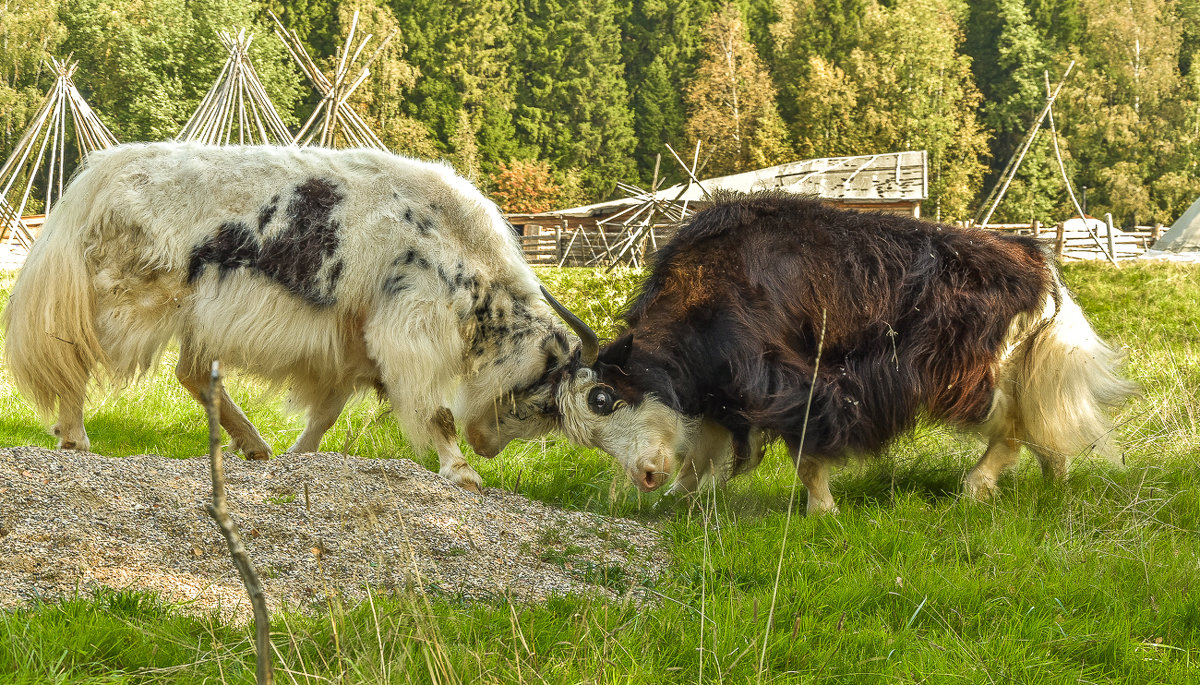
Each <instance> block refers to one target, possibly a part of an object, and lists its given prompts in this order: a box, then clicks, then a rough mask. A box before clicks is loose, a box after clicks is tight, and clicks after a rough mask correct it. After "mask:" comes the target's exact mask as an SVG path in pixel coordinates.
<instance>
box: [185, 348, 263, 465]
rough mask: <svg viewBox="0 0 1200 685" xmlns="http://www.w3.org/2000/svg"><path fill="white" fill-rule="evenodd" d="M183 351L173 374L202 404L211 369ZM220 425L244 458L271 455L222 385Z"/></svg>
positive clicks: (260, 437)
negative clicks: (205, 367) (203, 366)
mask: <svg viewBox="0 0 1200 685" xmlns="http://www.w3.org/2000/svg"><path fill="white" fill-rule="evenodd" d="M184 352H185V351H181V352H180V355H179V364H177V365H176V366H175V377H176V378H178V379H179V384H180V385H182V386H183V387H184V389H185V390H187V391H188V392H189V393H191V395H192V397H194V398H195V399H196V401H197V402H199V403H200V404H201V406H203V405H204V393H205V392H207V391H208V384H209V373H210V372H209V371H208V370H207V369H203V368H199V367H200V364H199V363H198V362H196V361H195V359H194V358H192V357H190V356H188V355H186V354H185V353H184ZM221 427H222V428H224V429H225V432H226V433H229V438H230V440H231V441H232V444H231V445H230V449H232V450H236V451H240V452H241V453H242V455H243V456H245V457H246V458H247V459H253V460H263V459H270V458H271V448H270V447H269V446H268V445H267V443H266V442H265V441H264V440H263V439H262V436H261V435H259V434H258V430H257V429H256V428H255V427H254V424H252V423H250V419H248V418H246V414H245V413H243V412H242V408H241V407H239V406H238V405H237V403H236V402H234V401H233V398H231V397H230V396H229V393H228V392H227V391H226V390H225V388H224V387H222V388H221Z"/></svg>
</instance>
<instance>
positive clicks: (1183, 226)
mask: <svg viewBox="0 0 1200 685" xmlns="http://www.w3.org/2000/svg"><path fill="white" fill-rule="evenodd" d="M1145 256H1146V258H1147V259H1172V260H1176V261H1189V262H1200V198H1196V201H1195V202H1193V203H1192V206H1191V207H1188V209H1187V211H1186V212H1184V213H1183V215H1182V216H1180V217H1179V218H1178V219H1176V220H1175V223H1173V224H1171V228H1169V229H1167V232H1166V233H1163V234H1162V237H1161V238H1159V239H1158V242H1156V243H1154V249H1153V250H1150V251H1149V252H1147V253H1146V255H1145Z"/></svg>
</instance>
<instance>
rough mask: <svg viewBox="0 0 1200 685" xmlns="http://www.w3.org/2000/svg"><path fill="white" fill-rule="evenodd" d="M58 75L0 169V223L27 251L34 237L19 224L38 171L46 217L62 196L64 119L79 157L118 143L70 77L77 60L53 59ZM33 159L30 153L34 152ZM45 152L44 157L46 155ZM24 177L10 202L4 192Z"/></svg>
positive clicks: (64, 149)
mask: <svg viewBox="0 0 1200 685" xmlns="http://www.w3.org/2000/svg"><path fill="white" fill-rule="evenodd" d="M48 65H49V66H50V68H51V69H53V70H54V72H55V73H56V74H58V77H57V78H56V79H55V81H54V86H53V87H52V88H51V89H50V91H49V92H48V93H47V94H46V100H45V101H44V102H43V103H42V108H41V109H40V110H38V113H37V114H36V115H34V117H33V121H32V123H30V125H29V128H28V129H27V130H26V131H25V135H23V136H22V137H21V140H20V142H18V143H17V147H16V149H15V150H13V153H12V155H10V156H9V158H8V160H7V161H5V162H4V166H3V167H0V225H4V226H7V227H9V228H10V229H11V234H10V240H13V239H15V240H17V241H19V242H20V243H21V244H22V245H23V246H24V247H25V248H26V249H28V248H29V247H30V246H32V245H33V234H32V233H31V232H30V230H29V227H28V226H26V224H25V222H24V221H22V219H21V217H22V216H24V214H25V208H26V207H27V206H28V204H29V196H30V194H31V193H32V192H33V186H34V181H35V178H36V176H37V173H38V171H39V170H45V173H46V178H45V182H46V196H45V200H46V203H45V212H46V213H47V214H49V213H50V208H51V207H52V206H53V204H54V201H55V200H56V199H58V198H59V197H61V196H62V192H63V181H64V177H65V175H66V168H65V166H66V161H67V150H66V148H67V120H68V118H69V119H70V121H71V126H72V128H73V129H74V131H75V142H76V146H77V148H78V152H79V155H78V157H79V159H83V158H84V157H86V156H87V155H88V154H90V153H92V152H95V151H96V150H102V149H104V148H107V147H112V146H113V145H116V144H117V139H116V137H115V136H113V134H112V132H111V131H109V130H108V127H107V126H105V125H104V122H102V121H100V118H99V117H97V116H96V113H95V112H93V111H92V108H91V107H89V106H88V104H87V102H86V101H84V99H83V96H82V95H80V94H79V89H78V88H76V87H75V82H74V80H73V79H72V77H73V76H74V74H75V68H76V67H77V66H79V64H78V62H71V61H70V59H69V58H68V59H66V60H59V59H55V58H53V57H51V58H50V61H49V63H48ZM35 148H36V149H37V155H36V156H34V155H33V151H34V149H35ZM47 151H48V152H49V155H47V154H46V153H47ZM22 176H24V178H25V184H24V187H23V188H21V192H20V193H19V195H20V199H19V200H18V201H16V202H15V203H14V202H10V201H9V199H8V197H9V192H10V191H11V190H13V188H14V187H15V186H17V181H18V180H19V179H20V178H22Z"/></svg>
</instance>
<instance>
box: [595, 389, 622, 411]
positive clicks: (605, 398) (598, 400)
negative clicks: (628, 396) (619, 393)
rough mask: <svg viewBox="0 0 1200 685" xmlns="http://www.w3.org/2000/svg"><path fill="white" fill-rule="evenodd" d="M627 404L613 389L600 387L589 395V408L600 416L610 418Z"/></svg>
mask: <svg viewBox="0 0 1200 685" xmlns="http://www.w3.org/2000/svg"><path fill="white" fill-rule="evenodd" d="M623 404H625V403H624V402H622V401H621V400H618V399H617V398H616V396H615V395H614V394H613V391H612V388H609V387H606V386H603V385H598V386H596V387H594V388H592V390H591V392H589V393H588V408H589V409H591V410H592V412H594V413H596V414H599V415H600V416H608V415H609V414H611V413H613V411H614V410H616V409H617V408H618V407H620V406H621V405H623Z"/></svg>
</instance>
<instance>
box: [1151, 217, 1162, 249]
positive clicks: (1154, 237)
mask: <svg viewBox="0 0 1200 685" xmlns="http://www.w3.org/2000/svg"><path fill="white" fill-rule="evenodd" d="M1160 236H1162V224H1161V223H1159V222H1157V221H1156V222H1154V228H1152V229H1150V244H1151V245H1153V244H1154V243H1157V242H1158V239H1159V237H1160Z"/></svg>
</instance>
